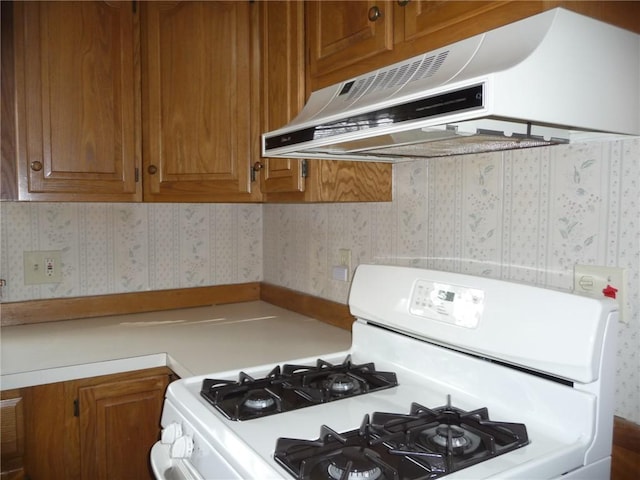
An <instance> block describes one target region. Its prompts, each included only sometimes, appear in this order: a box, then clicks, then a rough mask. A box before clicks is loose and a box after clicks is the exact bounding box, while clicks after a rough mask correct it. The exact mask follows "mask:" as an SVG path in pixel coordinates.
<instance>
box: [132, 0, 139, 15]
mask: <svg viewBox="0 0 640 480" xmlns="http://www.w3.org/2000/svg"><path fill="white" fill-rule="evenodd" d="M131 10H133V13H137V12H138V2H137V1H136V0H133V1H132V2H131Z"/></svg>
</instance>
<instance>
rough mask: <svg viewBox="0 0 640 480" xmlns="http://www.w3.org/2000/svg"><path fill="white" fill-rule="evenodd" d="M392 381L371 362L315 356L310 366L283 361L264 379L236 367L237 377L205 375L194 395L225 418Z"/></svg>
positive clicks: (264, 413) (345, 394)
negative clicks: (198, 390)
mask: <svg viewBox="0 0 640 480" xmlns="http://www.w3.org/2000/svg"><path fill="white" fill-rule="evenodd" d="M396 385H398V380H397V378H396V374H395V373H393V372H382V371H378V370H376V369H375V365H374V364H373V363H365V364H359V365H358V364H354V363H352V361H351V356H350V355H348V356H347V357H346V358H345V360H344V361H343V362H342V363H340V364H335V365H334V364H331V363H329V362H327V361H325V360H322V359H319V360H317V362H316V365H293V364H285V365H283V366H282V367H280V366H277V367H275V368H274V369H273V370H272V371H271V372H270V373H269V374H268V375H267V376H265V377H264V378H259V379H255V378H252V377H251V376H250V375H247V374H246V373H245V372H240V374H239V378H238V380H237V381H234V380H218V379H210V378H207V379H205V380H204V381H203V382H202V389H201V391H200V394H201V395H202V397H204V398H205V399H206V400H207V401H208V402H209V403H210V404H211V405H213V406H214V407H215V408H216V409H217V410H218V411H220V412H221V413H222V414H223V415H224V416H225V417H227V418H228V419H230V420H250V419H252V418H259V417H264V416H267V415H273V414H276V413H281V412H286V411H290V410H296V409H299V408H304V407H308V406H312V405H317V404H320V403H326V402H331V401H335V400H340V399H343V398H349V397H353V396H356V395H362V394H365V393H368V392H374V391H378V390H382V389H386V388H391V387H395V386H396Z"/></svg>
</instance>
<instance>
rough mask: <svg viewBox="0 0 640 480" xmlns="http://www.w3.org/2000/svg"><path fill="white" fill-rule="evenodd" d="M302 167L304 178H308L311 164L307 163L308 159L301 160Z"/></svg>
mask: <svg viewBox="0 0 640 480" xmlns="http://www.w3.org/2000/svg"><path fill="white" fill-rule="evenodd" d="M301 162H302V163H301V164H300V169H301V170H302V178H307V175H309V165H308V164H307V162H308V160H304V159H303V160H301Z"/></svg>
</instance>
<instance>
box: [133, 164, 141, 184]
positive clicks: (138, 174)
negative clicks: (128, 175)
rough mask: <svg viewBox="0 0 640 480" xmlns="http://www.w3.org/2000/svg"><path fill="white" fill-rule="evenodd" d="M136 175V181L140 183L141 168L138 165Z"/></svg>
mask: <svg viewBox="0 0 640 480" xmlns="http://www.w3.org/2000/svg"><path fill="white" fill-rule="evenodd" d="M134 177H135V179H136V183H138V182H139V181H140V169H139V168H138V167H136V172H135V174H134Z"/></svg>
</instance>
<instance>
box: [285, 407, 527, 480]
mask: <svg viewBox="0 0 640 480" xmlns="http://www.w3.org/2000/svg"><path fill="white" fill-rule="evenodd" d="M528 443H529V440H528V436H527V429H526V427H525V426H524V425H523V424H518V423H507V422H493V421H491V420H490V419H489V415H488V411H487V409H486V408H481V409H478V410H473V411H468V412H467V411H464V410H461V409H458V408H456V407H452V406H451V403H450V399H449V400H448V402H447V405H445V406H443V407H438V408H434V409H429V408H426V407H424V406H422V405H419V404H417V403H413V404H412V405H411V410H410V413H409V414H395V413H374V414H373V415H372V416H371V417H369V415H366V416H365V418H364V421H363V422H362V425H361V426H360V428H359V429H356V430H352V431H349V432H346V433H337V432H335V431H333V430H331V429H330V428H329V427H327V426H323V427H322V428H321V431H320V437H319V438H318V439H317V440H302V439H292V438H280V439H278V441H277V445H276V449H275V455H274V457H275V459H276V461H277V462H278V463H279V464H280V465H282V466H283V467H284V468H285V469H286V470H287V471H288V472H289V473H290V474H291V475H293V476H294V477H295V478H296V479H299V480H316V479H322V480H326V479H328V480H343V479H352V478H366V479H370V480H378V479H379V480H382V479H385V480H391V479H407V480H408V479H435V478H438V477H441V476H443V475H446V474H448V473H452V472H455V471H458V470H462V469H464V468H467V467H469V466H471V465H475V464H477V463H480V462H482V461H484V460H487V459H489V458H493V457H495V456H498V455H501V454H503V453H507V452H510V451H512V450H515V449H517V448H520V447H522V446H524V445H527V444H528Z"/></svg>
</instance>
